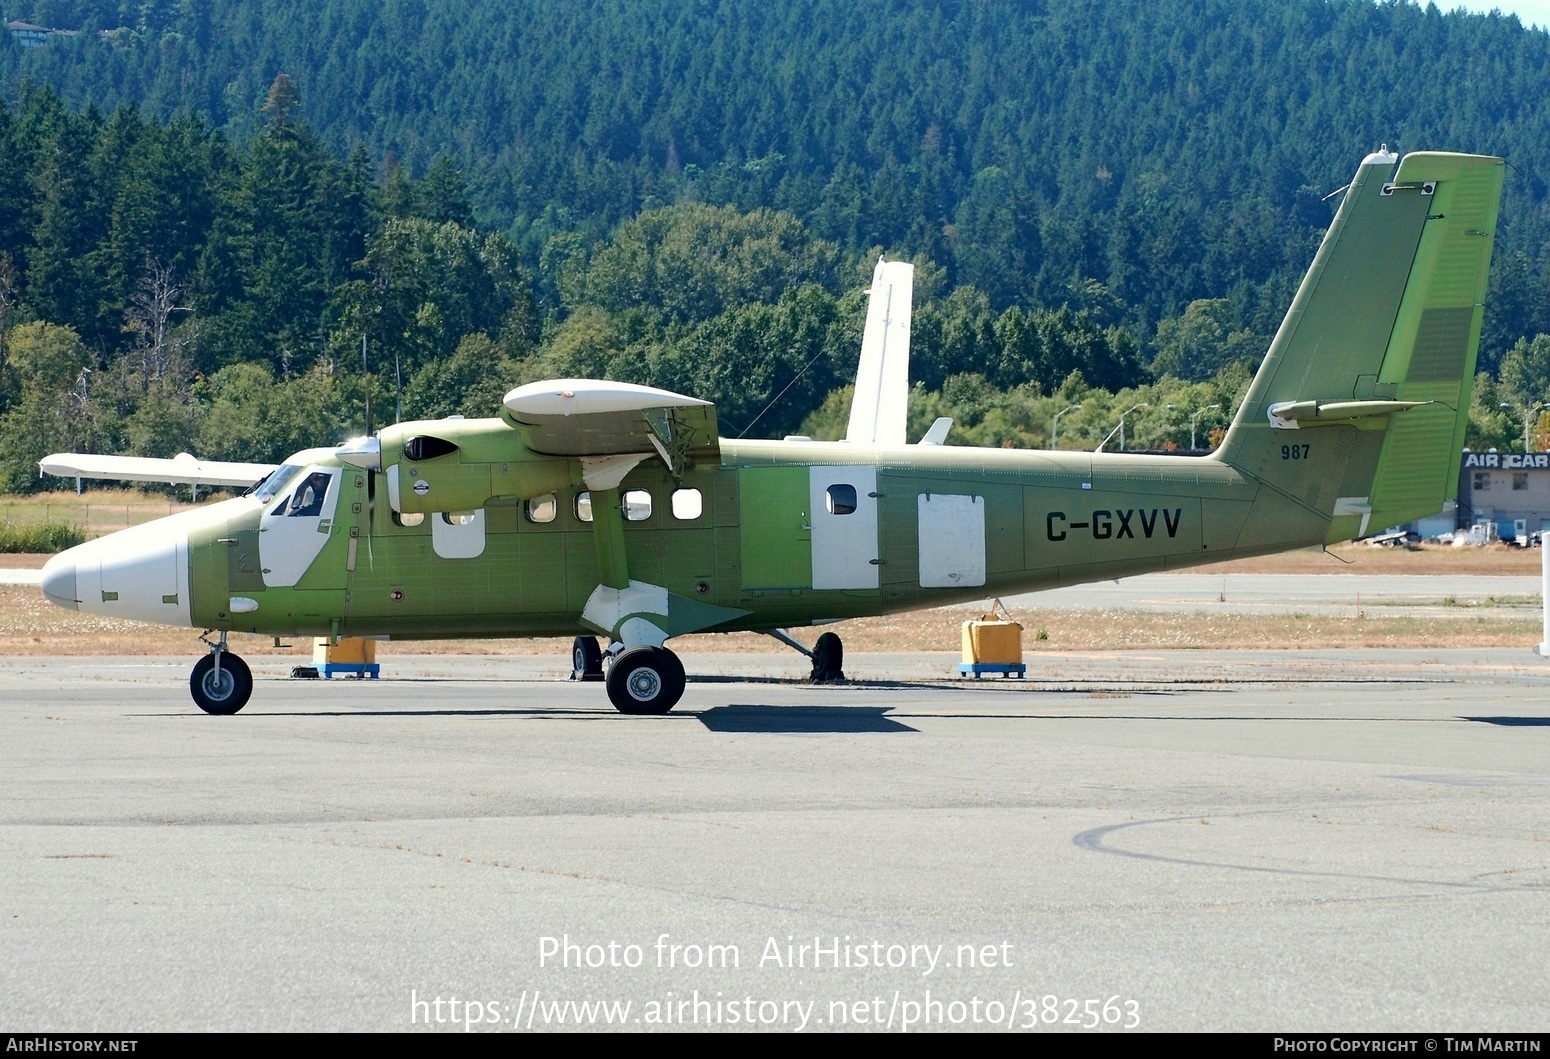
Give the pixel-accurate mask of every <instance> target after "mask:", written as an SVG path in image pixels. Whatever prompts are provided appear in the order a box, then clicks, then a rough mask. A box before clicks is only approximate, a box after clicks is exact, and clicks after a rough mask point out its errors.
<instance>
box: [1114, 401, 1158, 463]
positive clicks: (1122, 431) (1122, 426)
mask: <svg viewBox="0 0 1550 1059" xmlns="http://www.w3.org/2000/svg"><path fill="white" fill-rule="evenodd" d="M1150 407H1152V406H1151V405H1149V404H1147V403H1146V402H1144V401H1143V402H1142V403H1141V404H1138V405H1133V406H1131V407H1130V408H1127V409H1126V410H1125V411H1124V413H1123V414H1122V415H1121V416H1120V417H1119V451H1121V452H1124V451H1125V416H1128V415H1129V414H1130V413H1131V412H1134V411H1135V410H1136V409H1138V408H1150Z"/></svg>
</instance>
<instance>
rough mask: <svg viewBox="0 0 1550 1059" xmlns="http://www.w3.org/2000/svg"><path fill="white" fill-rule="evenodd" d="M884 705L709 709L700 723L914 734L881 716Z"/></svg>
mask: <svg viewBox="0 0 1550 1059" xmlns="http://www.w3.org/2000/svg"><path fill="white" fill-rule="evenodd" d="M889 709H890V707H887V706H737V705H734V706H713V707H712V708H710V709H708V710H702V711H701V712H700V714H699V718H700V723H701V724H703V725H704V726H705V727H706V728H709V729H710V730H711V731H713V732H769V733H778V734H791V733H813V734H819V733H823V734H827V733H849V732H914V731H918V729H915V728H911V727H910V726H909V725H907V724H900V723H899V722H898V721H894V720H890V719H889V718H888V717H886V716H884V715H885V714H887V713H888V711H889Z"/></svg>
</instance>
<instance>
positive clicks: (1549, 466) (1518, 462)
mask: <svg viewBox="0 0 1550 1059" xmlns="http://www.w3.org/2000/svg"><path fill="white" fill-rule="evenodd" d="M1464 468H1465V470H1475V469H1479V470H1482V471H1483V470H1494V471H1531V470H1550V452H1466V453H1465V454H1464Z"/></svg>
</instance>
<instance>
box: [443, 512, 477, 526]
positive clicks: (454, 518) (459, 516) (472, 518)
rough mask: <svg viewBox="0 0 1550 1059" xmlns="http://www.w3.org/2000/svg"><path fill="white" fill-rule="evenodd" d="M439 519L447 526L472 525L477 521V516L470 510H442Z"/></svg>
mask: <svg viewBox="0 0 1550 1059" xmlns="http://www.w3.org/2000/svg"><path fill="white" fill-rule="evenodd" d="M441 521H443V522H445V523H446V524H447V525H449V526H472V525H473V524H474V523H475V522H477V521H479V516H478V515H476V514H475V513H474V512H472V511H461V512H459V511H443V512H442V513H441Z"/></svg>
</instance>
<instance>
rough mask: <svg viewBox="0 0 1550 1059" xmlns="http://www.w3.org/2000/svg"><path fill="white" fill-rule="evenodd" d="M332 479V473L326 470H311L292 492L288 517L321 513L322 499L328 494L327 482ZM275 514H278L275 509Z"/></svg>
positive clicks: (303, 516) (304, 516)
mask: <svg viewBox="0 0 1550 1059" xmlns="http://www.w3.org/2000/svg"><path fill="white" fill-rule="evenodd" d="M332 481H333V475H331V474H329V473H328V472H327V471H313V472H312V473H311V474H309V475H307V477H306V478H305V479H303V481H302V483H301V484H300V485H298V486H297V487H296V492H295V493H294V494H292V496H293V499H292V501H291V510H290V517H292V518H298V517H300V518H306V517H309V516H310V517H316V516H318V515H321V514H322V513H323V501H324V500H325V499H326V498H327V496H328V486H329V483H330V482H332ZM275 514H279V510H278V509H276V511H275Z"/></svg>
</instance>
